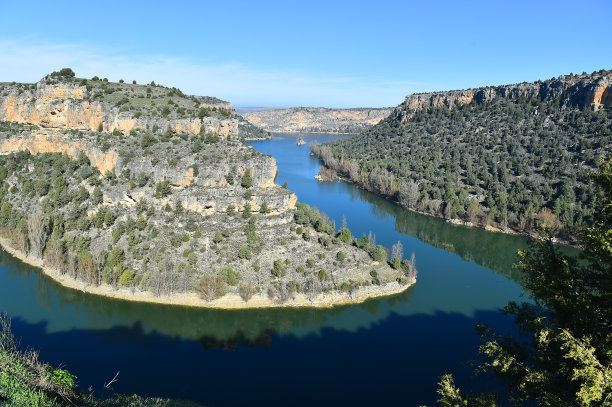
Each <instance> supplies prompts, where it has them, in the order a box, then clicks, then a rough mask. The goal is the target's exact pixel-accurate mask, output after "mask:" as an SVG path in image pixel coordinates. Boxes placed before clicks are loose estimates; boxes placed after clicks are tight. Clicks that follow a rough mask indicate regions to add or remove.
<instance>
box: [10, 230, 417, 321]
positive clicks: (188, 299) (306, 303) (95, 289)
mask: <svg viewBox="0 0 612 407" xmlns="http://www.w3.org/2000/svg"><path fill="white" fill-rule="evenodd" d="M0 246H2V248H3V249H4V250H5V251H6V252H7V253H9V254H10V255H11V256H13V257H15V258H17V259H19V260H21V261H22V262H24V263H26V264H29V265H30V266H33V267H36V268H38V269H39V270H40V271H41V272H42V273H43V274H45V275H46V276H48V277H50V278H51V279H53V280H54V281H55V282H57V283H58V284H60V285H61V286H63V287H66V288H70V289H73V290H78V291H81V292H84V293H87V294H90V295H97V296H101V297H106V298H109V299H116V300H124V301H132V302H144V303H150V304H163V305H173V306H186V307H194V308H203V309H217V310H248V309H261V308H332V307H334V306H339V305H351V304H360V303H362V302H364V301H366V300H369V299H372V298H380V297H387V296H391V295H395V294H399V293H401V292H404V291H405V290H407V289H408V288H409V287H411V286H412V285H413V284H415V283H416V280H414V281H412V282H409V283H407V284H405V285H400V284H399V283H397V282H395V281H394V282H391V283H387V284H385V285H384V286H374V285H371V286H367V287H362V288H360V289H358V290H356V291H355V292H354V293H353V295H352V296H349V294H348V293H346V292H344V291H330V292H328V293H322V294H319V295H318V296H317V297H316V298H315V299H314V300H313V301H310V300H309V299H308V298H307V297H306V295H304V294H302V293H297V294H296V295H295V296H294V298H293V299H290V300H288V301H287V302H285V303H282V304H281V303H278V302H276V301H273V300H270V299H269V298H268V297H267V295H264V294H255V295H253V297H251V299H250V300H249V301H248V302H245V301H244V300H243V299H242V298H241V297H240V296H239V295H238V294H226V295H224V296H223V297H220V298H217V299H215V300H213V301H209V302H207V301H205V300H203V299H202V298H200V296H199V295H197V294H196V293H194V292H189V293H187V294H175V295H171V296H168V295H161V296H156V295H154V294H153V293H151V292H149V291H141V290H132V289H130V288H118V289H115V288H113V287H112V286H110V285H108V284H101V285H99V286H95V285H92V284H88V283H86V282H83V281H79V280H76V279H74V278H72V277H70V276H68V275H67V274H62V273H60V272H59V271H57V270H56V269H54V268H52V267H49V266H45V265H44V264H43V263H42V261H41V260H39V259H36V258H33V257H31V256H29V255H27V254H25V253H23V252H21V251H20V250H17V249H15V248H13V247H11V245H10V244H9V243H8V240H7V239H6V238H4V237H0Z"/></svg>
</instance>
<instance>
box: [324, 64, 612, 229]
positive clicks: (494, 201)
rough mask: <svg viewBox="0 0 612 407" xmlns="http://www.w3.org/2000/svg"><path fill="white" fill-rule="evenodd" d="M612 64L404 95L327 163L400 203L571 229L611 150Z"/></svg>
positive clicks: (488, 221)
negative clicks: (591, 176) (523, 79)
mask: <svg viewBox="0 0 612 407" xmlns="http://www.w3.org/2000/svg"><path fill="white" fill-rule="evenodd" d="M611 85H612V72H611V71H606V70H601V71H599V72H594V73H592V74H582V75H566V76H562V77H559V78H552V79H550V80H547V81H543V82H540V81H539V82H533V83H521V84H516V85H507V86H496V87H485V88H479V89H469V90H460V91H449V92H434V93H422V94H414V95H409V96H407V97H406V99H405V100H404V102H403V103H402V104H400V105H399V106H398V107H397V108H396V109H395V110H394V111H393V112H392V113H391V114H390V115H389V117H387V118H386V119H384V120H383V121H381V122H380V123H379V124H377V125H376V126H374V127H371V128H369V129H368V130H366V131H364V132H363V133H361V134H359V135H357V136H354V137H351V138H349V139H344V140H339V141H335V142H330V143H325V144H323V145H314V146H312V151H313V152H314V153H315V154H317V155H319V156H320V157H321V158H322V160H323V162H324V163H325V165H326V166H327V167H328V168H330V169H332V170H334V171H337V172H338V173H340V174H341V175H343V176H345V177H347V178H349V179H350V180H352V181H353V182H355V183H357V184H358V185H360V186H361V187H363V188H365V189H368V190H370V191H373V192H376V193H378V194H380V195H382V196H385V197H387V198H389V199H391V200H395V201H397V202H399V203H401V204H402V205H404V206H406V207H409V208H412V209H415V210H419V211H422V212H425V213H429V214H432V215H435V216H440V217H444V218H447V219H455V220H456V221H466V222H471V223H472V224H473V225H479V226H494V227H499V228H501V229H507V228H511V229H514V230H517V231H523V232H525V231H529V230H531V229H532V228H534V227H535V226H536V225H538V224H548V225H549V226H550V225H553V226H555V227H557V228H558V229H559V231H558V233H559V236H562V237H566V238H568V239H569V238H570V237H571V235H573V232H572V228H573V227H576V226H582V225H585V224H589V222H590V221H591V217H592V210H593V209H592V208H593V202H594V200H595V199H596V196H595V195H593V192H592V191H591V189H590V187H589V185H588V174H589V172H590V171H591V170H593V169H594V168H596V167H597V165H598V162H599V159H600V158H602V157H603V156H605V155H606V154H608V153H610V152H611V151H612V112H611V108H612V88H611Z"/></svg>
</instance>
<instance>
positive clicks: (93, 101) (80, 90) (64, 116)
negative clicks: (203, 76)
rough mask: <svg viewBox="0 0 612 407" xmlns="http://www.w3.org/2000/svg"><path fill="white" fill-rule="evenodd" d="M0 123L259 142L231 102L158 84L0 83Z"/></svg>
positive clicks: (46, 79)
mask: <svg viewBox="0 0 612 407" xmlns="http://www.w3.org/2000/svg"><path fill="white" fill-rule="evenodd" d="M0 90H1V92H0V120H2V121H10V122H16V123H25V124H34V125H38V126H41V127H55V128H59V127H61V128H70V129H79V130H102V131H108V132H112V131H115V130H117V131H120V132H122V133H127V132H129V131H130V130H150V131H153V129H156V131H165V130H167V129H168V128H171V129H173V130H174V131H175V132H177V133H182V134H190V135H194V134H199V133H201V132H213V133H216V134H219V135H221V136H223V137H227V136H230V135H231V136H236V137H245V138H261V137H265V134H264V133H263V132H261V131H258V129H254V128H253V127H252V126H251V125H249V123H248V122H246V121H245V120H244V119H243V118H242V117H241V116H238V115H236V114H232V112H231V104H230V103H229V102H224V101H221V100H219V99H216V98H211V97H197V96H192V97H187V96H185V95H183V94H182V93H180V94H179V93H177V92H180V91H177V90H174V89H167V88H163V87H159V86H144V85H128V84H123V83H120V84H119V83H117V84H112V83H110V84H109V83H108V82H103V81H99V80H98V81H92V80H90V81H87V80H83V81H79V82H66V81H63V82H57V81H56V80H54V79H51V78H48V77H46V78H43V79H41V80H40V81H39V82H38V83H36V84H35V85H29V84H0Z"/></svg>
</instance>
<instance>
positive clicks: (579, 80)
mask: <svg viewBox="0 0 612 407" xmlns="http://www.w3.org/2000/svg"><path fill="white" fill-rule="evenodd" d="M611 87H612V73H610V72H609V71H608V72H603V73H600V74H592V75H580V76H563V77H559V79H555V80H549V81H545V82H533V83H520V84H516V85H507V86H497V87H486V88H479V89H468V90H454V91H448V92H432V93H419V94H413V95H408V96H406V99H405V100H404V102H403V103H402V104H401V105H399V107H398V108H397V109H396V111H395V115H398V116H399V117H400V118H402V119H403V120H405V119H406V117H407V116H406V115H407V114H410V112H415V111H418V110H422V109H429V108H434V107H447V108H449V109H452V108H453V107H455V106H461V105H464V104H468V103H471V102H472V101H475V102H477V103H483V102H487V101H489V100H491V99H493V98H495V97H498V96H501V97H507V98H517V97H521V96H523V97H527V98H531V97H540V98H541V99H543V100H552V99H555V98H561V99H564V100H566V101H567V102H568V103H571V104H575V105H578V106H581V107H591V108H593V109H594V110H598V109H601V108H610V107H612V89H611Z"/></svg>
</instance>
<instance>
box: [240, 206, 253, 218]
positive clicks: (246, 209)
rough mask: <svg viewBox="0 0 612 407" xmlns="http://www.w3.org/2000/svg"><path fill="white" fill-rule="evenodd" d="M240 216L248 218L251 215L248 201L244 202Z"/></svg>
mask: <svg viewBox="0 0 612 407" xmlns="http://www.w3.org/2000/svg"><path fill="white" fill-rule="evenodd" d="M242 217H243V218H244V219H248V218H249V217H251V204H250V203H249V202H247V203H246V204H244V210H243V211H242Z"/></svg>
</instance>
